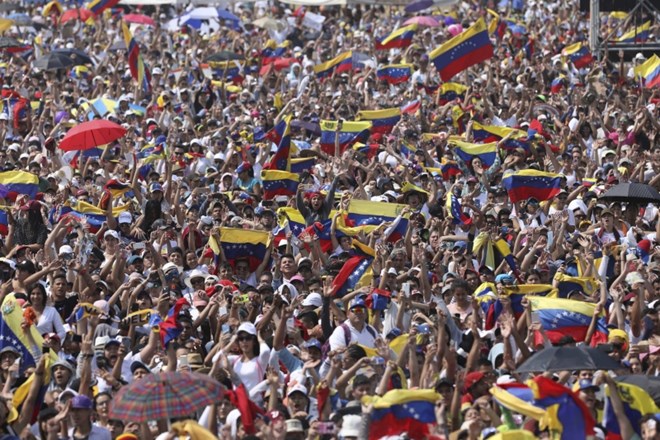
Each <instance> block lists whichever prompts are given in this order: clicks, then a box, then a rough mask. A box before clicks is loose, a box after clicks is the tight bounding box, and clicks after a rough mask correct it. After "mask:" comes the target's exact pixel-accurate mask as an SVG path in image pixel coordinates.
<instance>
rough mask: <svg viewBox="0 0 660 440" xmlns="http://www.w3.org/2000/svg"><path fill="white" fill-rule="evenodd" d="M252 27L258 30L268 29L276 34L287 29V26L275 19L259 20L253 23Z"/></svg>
mask: <svg viewBox="0 0 660 440" xmlns="http://www.w3.org/2000/svg"><path fill="white" fill-rule="evenodd" d="M252 25H253V26H256V27H258V28H262V29H268V30H271V31H276V32H281V31H282V30H284V28H285V27H286V25H285V24H284V23H283V22H281V21H279V20H275V19H274V18H271V17H261V18H257V19H256V20H254V21H253V22H252Z"/></svg>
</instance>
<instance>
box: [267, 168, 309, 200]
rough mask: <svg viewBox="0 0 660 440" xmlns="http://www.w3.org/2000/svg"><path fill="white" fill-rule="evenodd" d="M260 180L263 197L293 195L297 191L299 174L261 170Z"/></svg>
mask: <svg viewBox="0 0 660 440" xmlns="http://www.w3.org/2000/svg"><path fill="white" fill-rule="evenodd" d="M261 182H262V184H263V187H264V199H266V200H271V199H273V198H274V197H275V196H294V195H295V194H296V192H297V191H298V185H299V184H300V176H299V175H297V174H295V173H290V172H288V171H279V170H262V171H261Z"/></svg>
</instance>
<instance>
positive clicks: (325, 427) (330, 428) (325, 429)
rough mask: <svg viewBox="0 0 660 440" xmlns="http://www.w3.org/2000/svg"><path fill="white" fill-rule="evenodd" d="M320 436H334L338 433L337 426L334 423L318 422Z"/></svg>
mask: <svg viewBox="0 0 660 440" xmlns="http://www.w3.org/2000/svg"><path fill="white" fill-rule="evenodd" d="M316 427H317V429H318V433H319V434H322V435H324V434H331V435H334V434H335V433H336V432H337V426H336V425H335V423H334V422H318V423H317V425H316Z"/></svg>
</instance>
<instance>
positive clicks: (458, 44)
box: [429, 18, 493, 81]
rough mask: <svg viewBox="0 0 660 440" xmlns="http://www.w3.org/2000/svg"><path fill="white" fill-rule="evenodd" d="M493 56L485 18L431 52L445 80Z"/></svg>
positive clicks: (434, 62) (432, 60) (433, 60)
mask: <svg viewBox="0 0 660 440" xmlns="http://www.w3.org/2000/svg"><path fill="white" fill-rule="evenodd" d="M492 56H493V45H492V43H491V42H490V38H489V37H488V30H487V29H486V23H485V22H484V19H483V18H480V19H479V20H477V22H476V23H475V24H473V25H472V26H470V27H469V28H468V29H466V30H465V31H463V32H461V33H460V34H458V35H456V36H455V37H454V38H452V39H450V40H449V41H447V42H445V43H443V44H442V45H441V46H439V47H438V48H436V49H435V50H433V51H432V52H431V53H430V54H429V59H430V60H431V62H432V63H433V64H434V65H435V68H436V69H437V70H438V73H439V74H440V77H441V78H442V80H443V81H449V80H450V79H451V78H453V77H454V76H456V75H457V74H458V73H460V72H462V71H463V70H465V69H467V68H468V67H470V66H473V65H475V64H479V63H481V62H483V61H486V60H487V59H489V58H491V57H492Z"/></svg>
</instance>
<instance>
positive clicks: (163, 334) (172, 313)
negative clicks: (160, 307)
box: [158, 298, 189, 348]
mask: <svg viewBox="0 0 660 440" xmlns="http://www.w3.org/2000/svg"><path fill="white" fill-rule="evenodd" d="M188 305H189V304H188V300H187V299H186V298H179V299H178V300H176V303H175V304H174V306H173V307H172V308H170V310H169V311H168V312H167V318H165V320H164V321H162V322H161V323H160V324H158V330H159V332H160V341H161V343H162V344H163V347H165V348H167V346H168V345H169V343H170V342H171V341H172V340H173V339H176V338H178V337H179V335H180V334H181V332H182V331H183V329H182V328H181V325H180V324H179V313H180V312H181V310H182V309H183V308H184V307H185V306H188Z"/></svg>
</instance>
